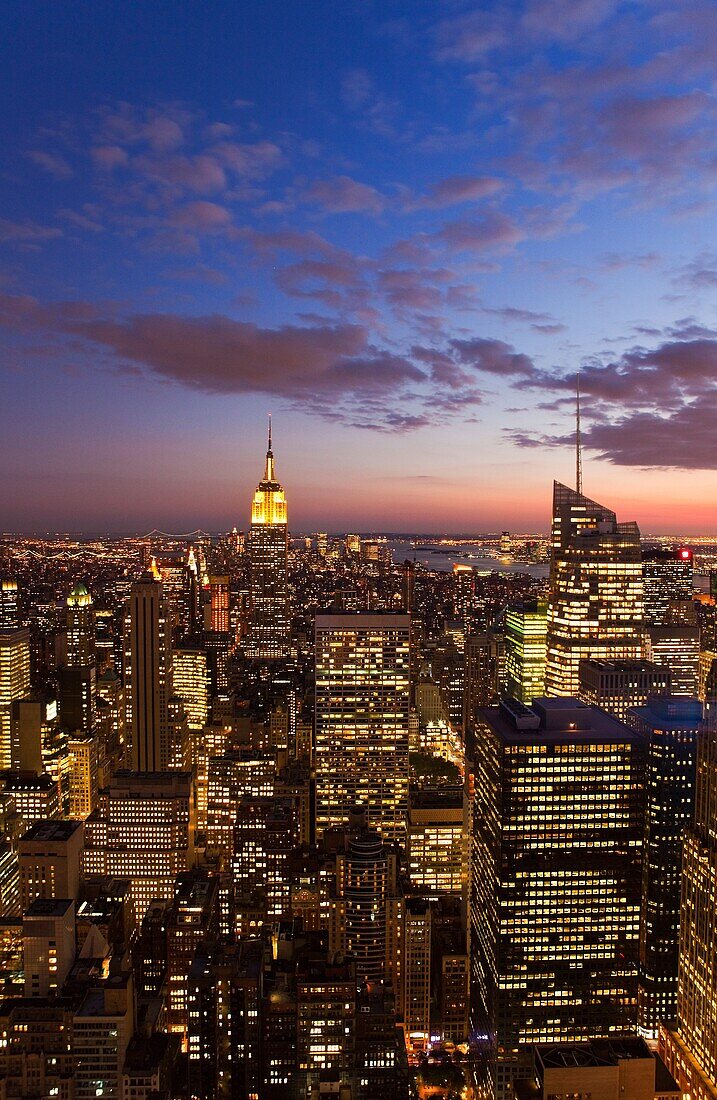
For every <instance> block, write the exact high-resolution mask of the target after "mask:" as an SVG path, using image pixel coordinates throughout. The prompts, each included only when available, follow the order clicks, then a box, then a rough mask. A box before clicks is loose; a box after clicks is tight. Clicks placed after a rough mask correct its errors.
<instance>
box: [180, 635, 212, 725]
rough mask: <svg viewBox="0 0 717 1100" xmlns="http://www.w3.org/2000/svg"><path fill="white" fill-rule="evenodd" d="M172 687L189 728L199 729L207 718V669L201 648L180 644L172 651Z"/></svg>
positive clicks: (205, 657) (204, 655) (205, 722)
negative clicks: (182, 708)
mask: <svg viewBox="0 0 717 1100" xmlns="http://www.w3.org/2000/svg"><path fill="white" fill-rule="evenodd" d="M172 687H173V691H174V694H175V695H176V696H177V698H178V699H181V701H182V705H183V707H184V713H185V714H186V716H187V723H188V726H189V729H190V730H200V729H202V728H203V727H204V726H206V724H207V721H208V718H209V670H208V668H207V655H206V653H205V652H204V650H203V649H189V648H186V647H184V646H181V647H179V648H177V649H175V650H174V651H173V653H172Z"/></svg>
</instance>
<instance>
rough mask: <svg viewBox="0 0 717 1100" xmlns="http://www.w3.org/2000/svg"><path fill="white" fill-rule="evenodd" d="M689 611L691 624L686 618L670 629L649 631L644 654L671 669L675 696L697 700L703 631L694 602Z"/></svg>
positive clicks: (664, 627)
mask: <svg viewBox="0 0 717 1100" xmlns="http://www.w3.org/2000/svg"><path fill="white" fill-rule="evenodd" d="M683 606H684V605H683ZM686 608H687V613H688V614H690V615H692V622H688V621H685V620H684V619H683V620H682V621H680V622H675V623H672V624H671V625H667V626H648V627H647V628H646V630H645V655H646V656H647V657H648V658H649V660H651V661H654V663H655V664H659V665H663V666H664V667H665V668H668V669H669V670H670V674H671V677H672V689H671V690H672V694H673V695H686V696H688V697H694V696H695V695H697V692H698V690H699V673H700V632H699V627H698V626H697V623H696V621H695V620H694V609H693V605H692V603H689V604H687V605H686Z"/></svg>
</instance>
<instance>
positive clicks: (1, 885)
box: [0, 839, 22, 917]
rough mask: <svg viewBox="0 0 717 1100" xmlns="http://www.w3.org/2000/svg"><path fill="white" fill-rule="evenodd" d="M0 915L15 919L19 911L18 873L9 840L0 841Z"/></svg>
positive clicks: (16, 862) (15, 854) (16, 861)
mask: <svg viewBox="0 0 717 1100" xmlns="http://www.w3.org/2000/svg"><path fill="white" fill-rule="evenodd" d="M0 913H2V915H3V916H6V917H17V916H19V915H20V914H21V913H22V910H21V909H20V871H19V867H18V858H17V852H15V851H14V850H13V848H12V847H11V845H10V841H9V840H5V839H3V840H0Z"/></svg>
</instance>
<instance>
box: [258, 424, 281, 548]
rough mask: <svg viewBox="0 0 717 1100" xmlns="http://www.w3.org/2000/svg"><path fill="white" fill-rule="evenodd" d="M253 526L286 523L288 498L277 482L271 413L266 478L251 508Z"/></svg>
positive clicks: (261, 483)
mask: <svg viewBox="0 0 717 1100" xmlns="http://www.w3.org/2000/svg"><path fill="white" fill-rule="evenodd" d="M251 522H252V524H261V525H262V526H263V525H269V526H274V525H276V524H285V523H286V497H285V495H284V490H283V489H282V487H281V485H280V484H279V482H278V481H277V480H276V473H275V471H274V452H273V451H272V449H271V413H269V442H268V446H267V451H266V467H265V469H264V476H263V478H262V479H261V481H260V482H259V485H258V486H257V490H256V493H255V494H254V500H253V502H252V506H251Z"/></svg>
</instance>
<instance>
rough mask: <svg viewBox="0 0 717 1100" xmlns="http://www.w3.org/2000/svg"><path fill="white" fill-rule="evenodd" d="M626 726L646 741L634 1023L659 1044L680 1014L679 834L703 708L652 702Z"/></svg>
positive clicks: (669, 699)
mask: <svg viewBox="0 0 717 1100" xmlns="http://www.w3.org/2000/svg"><path fill="white" fill-rule="evenodd" d="M628 721H629V723H630V725H631V726H633V728H634V729H636V730H637V731H638V732H639V733H641V734H642V736H643V737H644V739H645V742H646V744H647V767H646V769H645V834H644V863H643V870H642V917H641V935H640V976H639V985H638V1017H637V1022H638V1028H639V1031H640V1034H641V1035H643V1036H644V1037H645V1038H646V1039H657V1037H658V1033H659V1025H660V1024H664V1023H669V1022H671V1021H672V1020H674V1018H675V1015H676V1011H677V971H678V957H679V939H680V885H681V870H682V836H683V833H684V830H685V829H686V828H687V827H688V826H689V825H690V823H691V821H692V818H693V815H694V801H695V771H696V766H697V741H698V736H699V731H700V727H701V724H702V704H701V703H699V702H698V701H697V700H696V699H683V698H680V697H677V696H665V697H664V698H655V697H652V698H650V700H649V701H648V704H647V705H646V706H641V707H636V708H635V709H634V710H633V711H631V712H630V714H629V715H628Z"/></svg>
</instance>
